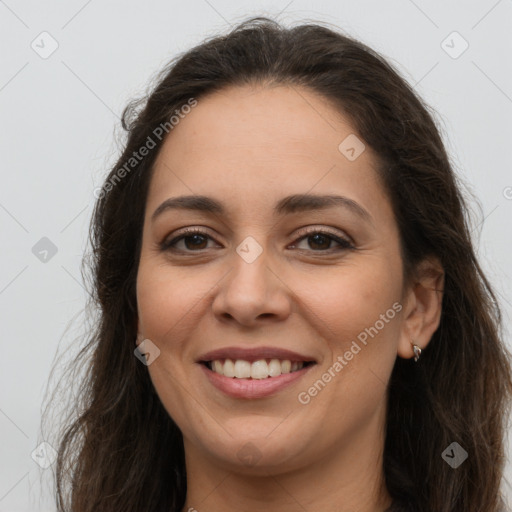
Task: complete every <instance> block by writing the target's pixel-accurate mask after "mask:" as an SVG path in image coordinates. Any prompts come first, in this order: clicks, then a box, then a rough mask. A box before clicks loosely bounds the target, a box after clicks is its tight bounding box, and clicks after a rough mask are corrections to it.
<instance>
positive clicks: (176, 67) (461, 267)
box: [54, 17, 512, 512]
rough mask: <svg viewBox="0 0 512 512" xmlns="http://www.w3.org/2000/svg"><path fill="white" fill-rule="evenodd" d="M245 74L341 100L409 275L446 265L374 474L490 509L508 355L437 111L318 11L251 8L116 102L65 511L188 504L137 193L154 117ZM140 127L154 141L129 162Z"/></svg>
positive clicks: (417, 503)
mask: <svg viewBox="0 0 512 512" xmlns="http://www.w3.org/2000/svg"><path fill="white" fill-rule="evenodd" d="M246 84H274V85H281V84H282V85H288V86H291V87H294V86H303V87H306V88H309V89H310V90H312V91H314V92H316V93H319V94H320V95H322V96H323V97H324V98H327V99H328V100H330V101H331V102H332V104H333V105H334V106H335V107H337V108H339V111H340V112H341V113H343V114H344V115H345V116H346V117H347V118H348V119H349V120H350V121H351V123H352V126H353V127H354V128H355V129H356V130H357V132H358V134H360V136H361V137H362V138H363V139H364V141H365V143H366V144H368V145H369V146H370V147H372V148H373V150H374V151H375V153H376V155H377V156H378V160H379V162H378V163H379V170H378V172H379V174H380V176H381V178H382V183H383V184H384V186H385V189H386V192H387V194H388V197H389V200H390V203H391V205H392V208H393V212H394V215H395V219H396V222H397V225H398V227H399V233H400V244H401V253H402V260H403V268H404V276H405V278H406V279H408V278H410V277H411V276H412V275H413V273H414V270H415V269H416V266H417V264H418V263H419V262H421V261H422V260H423V259H424V258H426V257H429V256H435V257H437V258H439V261H440V262H441V264H442V266H443V267H444V271H445V287H444V296H443V302H442V314H441V320H440V325H439V327H438V329H437V330H436V332H435V333H434V335H433V336H432V339H431V341H430V343H429V345H428V347H427V349H426V350H424V352H423V354H422V356H421V359H420V361H419V362H418V363H415V362H411V360H410V359H407V360H405V359H402V358H400V357H397V359H396V362H395V365H394V368H393V371H392V374H391V378H390V382H389V393H388V404H387V419H386V437H385V447H384V454H383V472H384V475H385V482H386V486H387V489H388V491H389V493H390V495H391V496H392V498H393V499H394V504H395V506H396V507H399V506H405V507H410V508H411V509H413V510H414V511H415V512H430V511H433V510H435V511H436V512H496V511H498V510H499V507H500V506H503V498H502V495H501V494H500V484H501V479H502V476H503V469H504V463H505V452H504V434H505V429H506V428H507V425H508V424H507V421H508V416H509V414H510V398H511V396H512V380H511V363H510V361H511V357H510V353H509V352H508V351H507V349H506V347H505V344H504V343H503V334H502V330H503V329H502V320H501V312H500V308H499V306H498V303H497V300H496V297H495V293H494V292H493V290H492V287H491V285H490V283H489V281H488V280H487V279H486V277H485V275H484V273H483V271H482V268H481V267H480V265H479V263H478V261H477V258H476V255H475V250H474V247H473V242H472V239H471V218H470V213H471V212H470V210H469V208H468V206H467V204H466V201H467V199H465V197H464V196H463V194H462V192H461V190H462V182H461V181H460V178H458V177H457V176H456V174H455V172H454V170H453V168H452V165H451V164H450V161H449V158H448V156H447V152H446V150H445V147H444V144H443V141H442V138H441V130H440V128H438V127H437V125H436V121H435V120H434V117H435V116H434V114H435V112H434V111H433V110H432V109H431V108H430V107H429V106H427V105H426V103H424V102H423V101H422V100H421V99H420V98H419V97H418V96H417V95H416V93H415V91H414V90H413V88H412V87H411V86H410V85H409V84H408V83H407V82H406V81H405V79H404V78H402V77H401V76H400V75H399V73H398V72H397V71H396V70H395V69H394V67H393V66H392V65H391V64H390V63H389V62H387V60H386V59H384V58H383V57H382V56H380V55H379V54H378V53H376V52H375V51H374V50H372V49H371V48H369V47H367V46H366V45H364V44H362V43H361V42H359V41H357V40H355V39H353V38H351V37H348V36H346V35H343V34H341V33H339V32H338V31H336V30H334V29H331V28H328V27H324V26H321V25H319V24H317V23H307V24H302V25H298V26H294V27H290V28H285V27H283V26H282V25H280V24H279V23H277V22H276V21H274V20H272V19H269V18H266V17H253V18H250V19H247V20H246V21H244V22H242V23H240V24H239V25H237V26H236V27H235V28H234V29H232V30H231V31H229V32H228V33H226V34H224V35H217V36H216V37H212V38H210V39H207V40H206V41H204V42H203V43H202V44H199V45H198V46H196V47H194V48H192V49H190V50H189V51H186V52H183V53H182V54H180V55H179V56H177V57H176V58H174V59H173V60H171V61H170V62H169V64H168V65H167V66H166V67H165V68H164V69H163V70H162V71H161V73H159V74H158V75H157V76H156V85H154V86H153V87H152V89H151V90H148V91H147V93H146V94H145V95H144V96H143V97H141V98H139V99H136V100H134V101H132V102H130V103H129V104H128V106H127V107H126V108H125V110H124V112H123V117H122V126H123V128H124V130H125V131H126V140H125V142H124V145H123V150H122V154H121V156H120V158H119V159H118V161H117V162H116V163H115V165H114V166H113V168H112V169H111V170H110V173H109V175H108V177H107V178H106V179H105V182H104V186H103V188H102V190H101V194H99V198H98V200H97V201H96V204H95V208H94V212H93V218H92V221H91V226H90V234H89V243H90V244H91V250H90V251H89V253H88V254H87V255H86V257H85V258H84V260H83V263H84V268H85V269H86V272H88V275H89V277H90V279H89V280H90V288H91V299H90V302H89V303H88V307H90V308H91V309H93V310H94V311H95V313H96V317H95V320H94V321H93V322H92V329H91V331H90V332H89V333H88V336H87V339H86V344H85V345H84V346H83V347H82V349H81V350H80V352H79V353H78V355H77V356H76V357H74V358H73V360H72V361H71V363H70V365H69V366H68V372H70V375H71V376H72V377H71V378H72V379H73V380H76V377H75V376H76V372H78V370H81V371H82V372H83V375H82V376H81V377H80V379H79V382H80V388H79V393H78V395H77V396H74V397H73V402H72V404H71V405H70V407H69V409H68V414H67V416H66V418H65V420H64V421H63V423H62V424H61V425H60V427H61V428H60V431H59V438H58V439H59V442H58V458H57V463H56V465H55V470H54V471H55V475H54V477H55V481H56V501H57V506H58V510H59V512H64V511H66V512H68V511H72V512H93V511H94V512H103V511H105V512H106V511H108V512H111V511H114V510H115V511H116V512H125V511H126V512H128V511H137V512H157V511H158V512H160V511H181V509H182V507H183V506H184V504H185V497H186V490H187V483H186V482H187V481H186V472H185V463H184V450H183V438H182V433H181V431H180V430H179V428H178V427H177V425H176V424H175V423H174V421H173V419H172V418H171V417H169V414H168V413H167V412H166V410H165V409H164V407H163V405H162V403H161V402H160V399H159V397H158V395H157V394H156V392H155V389H154V387H153V385H152V383H151V380H150V377H149V374H148V372H147V368H146V367H145V366H144V365H142V364H141V363H140V362H139V361H138V360H137V358H136V357H134V353H133V351H134V348H135V338H136V334H137V304H136V294H135V283H136V276H137V270H138V262H139V257H140V251H141V239H142V225H143V218H144V211H145V203H146V196H147V192H148V184H149V182H150V179H151V175H152V168H153V164H154V162H155V159H156V157H157V155H158V152H159V149H160V147H161V145H162V143H163V141H164V140H165V137H160V138H158V137H157V136H155V129H157V127H159V126H160V127H161V126H167V127H168V124H169V119H170V118H171V116H173V115H175V113H176V111H178V112H179V110H180V108H182V106H183V105H186V104H187V103H189V102H190V100H191V98H194V99H195V100H197V101H199V102H200V101H201V97H204V96H205V95H207V94H210V93H212V92H215V91H218V90H220V89H222V88H224V87H227V86H232V85H246ZM166 123H167V124H166ZM166 131H168V130H166ZM156 133H160V132H156ZM148 137H149V138H151V139H152V141H153V143H154V145H155V147H154V148H153V149H151V150H150V151H149V152H148V154H147V155H146V156H145V157H144V158H141V159H140V161H137V162H134V161H131V160H130V159H131V158H132V157H133V154H134V152H137V151H138V150H139V149H140V148H141V147H143V146H144V145H148V141H149V139H148ZM127 162H131V163H130V166H128V167H127ZM132 164H133V165H132ZM122 169H124V172H122ZM109 184H110V185H109ZM66 375H67V373H66V374H65V375H64V376H63V379H65V378H66ZM66 382H68V381H66ZM453 442H457V443H458V444H459V445H460V446H461V447H462V448H464V450H466V452H467V453H468V459H467V460H466V461H465V462H464V463H462V464H461V465H460V466H459V467H458V468H457V469H453V468H452V467H451V466H450V465H449V464H447V463H446V462H445V460H443V458H442V456H441V455H442V453H443V451H444V450H445V449H446V448H447V447H448V446H449V445H450V444H451V443H453ZM397 509H398V508H397Z"/></svg>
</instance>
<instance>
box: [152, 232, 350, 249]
mask: <svg viewBox="0 0 512 512" xmlns="http://www.w3.org/2000/svg"><path fill="white" fill-rule="evenodd" d="M316 234H319V235H322V236H326V237H327V238H329V239H330V240H333V241H335V242H337V243H339V244H340V246H339V247H338V249H335V251H342V250H351V249H352V250H355V249H356V248H355V247H354V245H352V243H351V242H350V241H349V240H348V239H346V238H342V237H340V236H337V235H335V234H334V233H332V232H330V231H327V230H325V229H319V228H312V229H309V230H308V231H306V232H304V234H303V235H302V236H301V237H299V238H298V239H297V240H295V242H300V241H302V240H304V239H307V238H309V237H310V236H313V235H316ZM192 235H201V236H205V237H207V238H209V239H211V240H213V238H212V237H211V236H210V235H209V234H208V233H206V232H204V231H202V230H201V229H200V228H185V229H184V230H183V231H182V233H181V234H180V235H178V236H177V237H175V238H173V239H172V240H169V241H166V240H164V241H163V242H162V243H161V244H160V250H162V251H172V252H181V253H194V252H197V253H200V252H202V251H205V250H206V249H198V250H197V251H194V250H190V249H185V250H183V249H176V248H175V247H172V246H173V245H175V244H176V243H177V242H179V241H180V240H184V239H185V238H189V237H191V236H192ZM299 250H301V251H302V250H304V249H299ZM308 252H316V253H318V252H323V253H331V252H333V250H332V248H331V249H319V250H314V249H312V250H311V251H308Z"/></svg>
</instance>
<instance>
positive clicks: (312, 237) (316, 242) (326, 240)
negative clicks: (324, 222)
mask: <svg viewBox="0 0 512 512" xmlns="http://www.w3.org/2000/svg"><path fill="white" fill-rule="evenodd" d="M308 238H309V239H310V240H311V239H313V240H314V241H313V245H322V240H324V241H325V242H326V244H327V247H325V244H323V245H324V247H321V248H323V249H328V248H329V244H330V243H331V240H330V238H329V237H327V236H325V235H322V234H321V233H316V234H314V235H310V236H309V237H308ZM318 240H320V242H318ZM311 245H312V244H311V243H310V246H311Z"/></svg>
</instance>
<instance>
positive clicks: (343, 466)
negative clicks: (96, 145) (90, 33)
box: [57, 18, 512, 512]
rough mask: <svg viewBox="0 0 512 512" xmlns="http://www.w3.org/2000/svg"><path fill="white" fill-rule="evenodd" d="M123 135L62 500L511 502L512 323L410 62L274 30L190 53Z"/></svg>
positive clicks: (248, 32) (106, 191) (98, 239)
mask: <svg viewBox="0 0 512 512" xmlns="http://www.w3.org/2000/svg"><path fill="white" fill-rule="evenodd" d="M123 126H124V128H125V129H126V130H127V131H128V139H127V142H126V145H125V150H124V153H123V154H122V156H121V158H120V159H119V161H118V162H117V163H116V165H115V166H114V168H113V169H112V170H111V172H110V175H109V176H108V178H107V179H106V181H105V183H104V185H103V187H102V188H101V189H99V190H98V191H97V194H96V195H97V197H98V202H97V204H96V209H95V213H94V218H93V222H92V226H91V242H92V245H93V253H92V256H93V276H94V290H93V292H94V298H95V300H96V302H97V304H98V305H99V309H100V318H99V322H98V324H97V328H96V329H95V332H94V334H93V335H92V336H91V339H90V341H89V344H88V345H87V347H86V349H84V350H83V351H82V352H81V354H80V355H79V356H78V357H77V360H76V362H75V365H76V367H78V366H80V365H82V364H83V362H82V360H83V359H84V358H85V357H86V356H87V351H92V356H91V358H90V364H89V366H86V368H87V374H86V377H85V380H84V383H83V388H82V389H83V394H82V400H83V402H82V403H81V404H80V413H79V416H78V419H76V420H74V421H73V422H72V423H71V424H70V425H68V426H66V427H65V431H64V432H63V437H62V442H61V444H60V446H59V457H58V463H57V497H58V505H59V510H70V511H71V510H72V511H74V512H85V511H93V510H94V511H113V510H115V511H131V510H133V511H138V512H142V511H148V512H149V511H187V510H188V511H192V510H197V511H199V512H201V511H203V510H204V511H209V512H217V511H221V510H222V511H229V510H244V511H256V510H262V509H266V510H269V511H273V510H279V511H280V512H283V511H286V512H288V511H296V510H311V511H313V510H314V511H317V510H332V511H343V512H346V511H349V510H359V511H368V512H370V511H372V512H374V511H375V512H377V511H379V512H382V511H384V510H387V511H398V510H413V511H416V512H418V511H425V512H426V511H434V510H435V511H437V512H456V511H457V512H471V511H475V512H476V511H488V512H491V511H492V512H494V511H497V510H500V507H503V501H502V499H501V495H500V492H499V490H500V482H501V477H502V473H503V466H504V462H505V452H504V446H503V438H504V432H505V431H504V429H505V426H506V420H507V415H508V412H509V409H508V407H509V401H510V394H511V391H512V381H511V378H510V377H511V367H510V358H509V353H508V352H507V350H506V347H505V346H504V344H503V342H502V340H501V339H500V321H501V319H500V311H499V308H498V305H497V303H496V300H495V296H494V294H493V291H492V289H491V286H490V285H489V282H488V281H487V279H486V278H485V276H484V274H483V273H482V270H481V268H480V266H479V264H478V262H477V260H476V257H475V251H474V249H473V247H472V242H471V239H470V230H469V227H468V219H467V213H466V206H465V201H464V199H463V196H462V194H461V191H460V186H459V184H458V182H457V179H456V177H455V175H454V173H453V171H452V169H451V166H450V163H449V160H448V157H447V154H446V152H445V148H444V146H443V142H442V140H441V138H440V135H439V133H438V130H437V128H436V126H435V123H434V121H433V119H432V116H431V115H430V113H429V112H428V109H427V107H426V106H425V105H424V104H423V103H422V102H421V101H420V99H418V97H417V96H416V95H415V94H414V92H413V91H412V89H411V88H410V87H409V86H408V85H407V84H406V83H405V81H404V80H403V79H402V78H401V77H399V75H398V74H397V72H396V71H395V70H394V69H393V68H392V67H391V66H390V65H389V64H388V63H387V62H386V61H385V60H384V59H383V58H382V57H380V56H379V55H377V54H376V53H375V52H374V51H372V50H371V49H369V48H368V47H366V46H364V45H363V44H361V43H359V42H357V41H355V40H353V39H350V38H348V37H346V36H344V35H341V34H339V33H337V32H335V31H333V30H331V29H328V28H324V27H321V26H318V25H314V24H309V25H302V26H297V27H294V28H291V29H286V28H283V27H281V26H280V25H279V24H277V23H276V22H273V21H271V20H269V19H267V18H254V19H251V20H248V21H246V22H244V23H242V24H241V25H239V26H238V27H236V28H235V29H234V30H232V31H231V32H230V33H229V34H228V35H225V36H219V37H216V38H212V39H210V40H208V41H206V42H204V43H203V44H201V45H199V46H197V47H196V48H193V49H192V50H190V51H188V52H186V53H185V54H183V55H181V56H179V58H177V59H175V60H174V61H173V62H171V63H170V65H169V67H168V68H167V69H165V70H164V71H163V72H162V74H161V76H160V77H159V79H158V83H157V85H156V87H155V89H154V90H153V91H152V92H151V94H150V95H149V97H148V98H147V100H144V101H143V102H142V101H140V102H134V103H133V104H131V105H130V106H129V107H128V108H127V109H126V110H125V112H124V115H123ZM87 357H89V356H87ZM66 478H69V481H70V482H71V483H72V485H71V486H70V487H69V488H68V487H67V482H66Z"/></svg>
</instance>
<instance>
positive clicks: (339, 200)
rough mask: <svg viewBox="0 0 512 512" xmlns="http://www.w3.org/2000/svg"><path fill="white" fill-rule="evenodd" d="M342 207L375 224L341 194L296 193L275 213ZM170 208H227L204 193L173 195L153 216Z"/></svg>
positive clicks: (209, 210) (220, 210)
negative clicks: (203, 194)
mask: <svg viewBox="0 0 512 512" xmlns="http://www.w3.org/2000/svg"><path fill="white" fill-rule="evenodd" d="M335 207H341V208H345V209H347V210H349V211H351V212H353V213H355V214H356V215H357V216H358V217H360V218H361V219H362V220H364V221H366V222H368V223H370V224H373V222H372V216H371V215H370V213H369V212H368V211H367V210H365V209H364V208H363V207H362V206H361V205H360V204H359V203H357V202H356V201H354V200H353V199H350V198H348V197H345V196H339V195H315V194H294V195H291V196H287V197H284V198H283V199H280V200H279V201H278V202H277V204H276V205H275V206H274V211H273V213H274V215H280V216H282V215H289V214H291V213H296V212H308V211H313V210H326V209H328V208H335ZM168 210H188V211H200V212H206V213H212V214H217V215H225V213H226V209H225V208H224V206H223V205H222V203H220V202H219V201H217V200H215V199H213V198H212V197H208V196H202V195H189V196H179V197H171V198H169V199H166V200H165V201H164V202H163V203H162V204H161V205H160V206H159V207H158V208H157V209H156V210H155V211H154V212H153V215H152V216H151V220H152V221H154V220H155V219H156V217H158V216H159V215H160V214H162V213H163V212H165V211H168Z"/></svg>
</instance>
